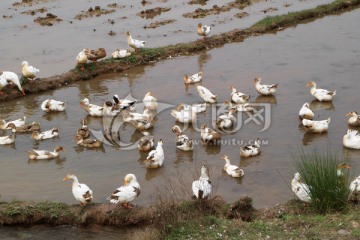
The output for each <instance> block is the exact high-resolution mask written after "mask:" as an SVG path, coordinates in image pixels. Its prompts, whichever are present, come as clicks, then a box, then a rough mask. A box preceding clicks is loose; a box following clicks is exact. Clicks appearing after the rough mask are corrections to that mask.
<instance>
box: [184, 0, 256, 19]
mask: <svg viewBox="0 0 360 240" xmlns="http://www.w3.org/2000/svg"><path fill="white" fill-rule="evenodd" d="M260 1H261V0H235V1H233V2H230V3H228V4H226V5H223V6H221V7H219V6H218V5H214V6H213V7H212V8H210V9H202V8H198V9H196V10H195V11H194V12H188V13H184V14H183V16H184V17H185V18H204V17H206V16H208V15H215V14H220V13H222V12H228V11H230V10H231V9H233V8H237V9H244V8H245V7H247V6H249V5H251V4H253V3H256V2H260Z"/></svg>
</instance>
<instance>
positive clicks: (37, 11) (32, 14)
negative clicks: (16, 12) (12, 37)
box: [21, 8, 47, 16]
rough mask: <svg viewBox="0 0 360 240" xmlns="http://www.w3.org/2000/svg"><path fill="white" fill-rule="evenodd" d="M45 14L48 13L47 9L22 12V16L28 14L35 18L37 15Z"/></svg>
mask: <svg viewBox="0 0 360 240" xmlns="http://www.w3.org/2000/svg"><path fill="white" fill-rule="evenodd" d="M44 12H47V9H46V8H39V9H35V10H28V11H25V12H21V14H26V15H31V16H34V15H36V14H37V13H44Z"/></svg>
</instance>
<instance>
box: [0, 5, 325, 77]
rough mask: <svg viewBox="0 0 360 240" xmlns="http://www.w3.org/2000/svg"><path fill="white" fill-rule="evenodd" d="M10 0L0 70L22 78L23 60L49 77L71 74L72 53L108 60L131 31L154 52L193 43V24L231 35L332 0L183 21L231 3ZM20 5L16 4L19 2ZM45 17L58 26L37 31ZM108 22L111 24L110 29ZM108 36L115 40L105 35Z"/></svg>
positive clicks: (4, 12) (2, 10)
mask: <svg viewBox="0 0 360 240" xmlns="http://www.w3.org/2000/svg"><path fill="white" fill-rule="evenodd" d="M14 2H16V1H15V0H2V1H1V3H0V16H6V17H11V18H2V20H1V23H0V33H1V34H0V41H1V53H2V56H3V57H2V58H1V59H0V70H1V71H4V70H7V71H13V72H16V73H19V74H20V73H21V62H22V61H23V60H28V61H29V62H30V64H32V65H34V66H35V67H38V68H39V69H40V70H41V74H39V77H49V76H53V75H55V74H60V73H64V72H66V71H68V70H69V69H72V68H73V67H74V64H75V57H76V56H77V54H78V53H79V52H80V51H81V50H82V49H84V48H85V47H88V48H90V49H97V48H99V47H104V48H105V49H106V50H107V52H108V54H109V56H110V54H111V52H113V51H114V50H115V49H117V48H127V42H126V38H125V35H124V34H125V32H126V31H128V30H130V31H131V32H132V34H133V37H136V38H139V39H142V40H146V41H147V46H149V47H158V46H166V45H169V44H175V43H179V42H189V41H194V40H196V39H198V35H197V34H196V25H197V23H198V22H203V23H206V24H208V25H210V24H211V25H213V26H214V27H213V30H212V34H219V33H222V32H226V31H230V30H232V29H234V28H246V27H248V26H251V25H252V24H253V23H255V22H256V21H258V20H260V19H262V18H263V17H264V16H267V15H276V14H284V13H287V12H289V11H296V10H300V9H305V8H312V7H314V6H316V5H318V4H323V3H327V2H331V0H316V1H315V0H306V1H298V0H289V1H286V3H287V4H289V5H290V6H288V7H285V6H284V3H285V2H283V1H260V2H259V3H256V4H253V5H251V6H250V7H247V8H245V9H243V10H239V9H232V10H230V11H228V12H223V13H221V14H218V15H210V16H207V17H205V18H202V19H191V18H184V17H183V14H184V13H187V12H193V11H195V10H196V9H197V8H199V7H201V8H203V9H210V8H212V6H213V5H218V6H224V5H227V4H228V3H229V2H232V1H231V0H227V1H226V0H222V1H217V0H210V1H208V2H207V5H206V6H200V5H189V4H188V2H189V1H188V0H182V1H156V0H149V1H148V2H150V3H151V4H147V5H145V6H142V5H141V3H140V2H141V1H132V2H131V4H129V1H124V0H121V1H113V0H103V1H87V0H78V1H74V2H72V3H71V4H68V1H61V0H51V1H47V0H44V1H43V0H41V1H36V0H34V1H33V2H34V4H32V5H31V6H29V5H26V4H23V5H20V6H12V4H13V3H14ZM18 2H21V0H18ZM114 2H116V3H117V4H118V6H123V8H115V10H116V11H115V12H114V13H110V14H106V15H101V16H99V17H91V18H83V19H82V20H77V19H75V16H76V15H77V14H80V13H82V11H86V10H88V9H89V8H90V7H92V8H94V7H95V6H100V7H101V8H104V9H111V8H109V7H107V5H108V4H111V3H114ZM156 7H167V8H171V10H170V11H168V12H164V13H162V14H161V15H158V16H156V17H154V18H153V19H146V18H141V17H140V16H137V14H138V13H140V12H141V11H143V10H147V9H151V8H156ZM39 8H46V10H47V12H45V13H36V15H34V16H32V15H26V14H21V13H22V12H25V11H28V10H36V9H39ZM268 8H276V9H278V10H277V11H274V12H267V13H266V14H264V12H261V11H262V10H265V9H268ZM242 11H245V12H247V13H248V14H249V15H248V16H247V17H245V18H242V19H240V18H237V17H234V15H235V14H237V13H239V12H242ZM46 13H52V14H55V15H56V16H58V17H59V18H60V19H62V20H63V21H61V22H59V23H55V24H54V25H53V26H51V27H49V26H45V27H43V26H40V25H38V24H36V23H34V22H33V21H34V19H35V18H37V17H44V16H46ZM169 19H174V20H176V21H175V22H173V23H172V24H169V25H165V26H160V27H158V28H155V29H150V28H147V29H144V28H143V27H144V26H145V25H147V24H150V23H152V22H155V21H163V20H169ZM109 20H113V24H111V23H110V22H112V21H109ZM110 31H113V32H115V33H116V35H115V36H109V35H108V33H109V32H110Z"/></svg>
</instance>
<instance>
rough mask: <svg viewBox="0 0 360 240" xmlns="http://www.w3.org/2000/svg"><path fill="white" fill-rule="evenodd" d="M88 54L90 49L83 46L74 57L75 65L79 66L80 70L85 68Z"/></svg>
mask: <svg viewBox="0 0 360 240" xmlns="http://www.w3.org/2000/svg"><path fill="white" fill-rule="evenodd" d="M89 54H90V49H88V48H84V49H83V50H82V51H81V52H79V54H78V55H77V57H76V65H77V66H81V67H80V70H84V69H85V64H86V62H87V61H88V57H87V56H88V55H89Z"/></svg>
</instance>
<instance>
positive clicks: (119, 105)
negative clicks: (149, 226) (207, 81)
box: [0, 23, 360, 208]
mask: <svg viewBox="0 0 360 240" xmlns="http://www.w3.org/2000/svg"><path fill="white" fill-rule="evenodd" d="M210 31H211V27H210V26H206V25H202V24H201V23H199V24H198V29H197V33H198V35H200V36H203V39H202V40H203V41H204V40H206V36H208V35H209V33H210ZM126 36H127V42H128V45H129V46H130V47H131V48H133V49H134V51H130V50H126V49H117V50H116V51H115V52H113V53H112V57H113V58H115V59H119V58H126V57H129V56H130V55H131V54H137V53H138V49H141V48H145V43H146V42H145V41H141V40H137V39H133V38H132V36H131V34H130V32H127V33H126ZM105 56H106V51H105V49H104V48H99V49H98V50H89V49H88V48H85V49H83V50H82V51H81V52H80V53H79V54H78V56H77V57H76V64H77V67H78V68H79V69H80V70H85V66H86V63H87V62H88V61H92V62H94V63H96V62H97V60H99V59H101V58H104V57H105ZM21 66H22V75H23V76H24V77H25V78H26V79H27V80H28V81H29V82H30V84H31V83H32V82H33V81H36V80H38V79H37V78H36V76H37V74H38V73H39V72H40V70H39V69H37V68H35V67H33V66H29V63H28V62H27V61H23V62H22V64H21ZM199 82H202V72H198V73H195V74H193V75H191V76H189V75H185V76H184V83H185V84H193V83H199ZM6 85H13V86H17V87H18V89H19V91H21V92H22V93H23V94H24V95H25V92H24V90H23V88H22V86H21V83H20V80H19V77H18V76H17V74H15V73H13V72H7V71H4V72H2V74H1V75H0V90H2V89H3V88H4V87H5V86H6ZM306 86H308V87H311V88H310V93H311V95H313V96H314V97H315V98H316V99H317V100H318V101H331V100H332V98H333V97H334V96H335V95H336V91H328V90H324V89H318V88H316V83H315V82H314V81H310V82H309V83H308V84H307V85H306ZM254 87H255V90H256V91H257V92H258V93H259V94H261V95H273V94H275V92H276V90H277V88H278V84H270V85H264V84H261V78H260V77H256V78H255V79H254ZM229 89H230V90H231V92H230V99H229V100H226V101H224V103H223V105H224V106H226V109H227V112H226V113H224V114H221V115H219V116H217V119H216V122H215V123H216V129H212V128H210V127H208V126H207V125H206V124H202V125H201V131H200V136H201V140H202V143H203V144H205V145H208V146H209V147H211V146H214V145H218V144H220V140H221V135H222V134H224V132H225V131H221V130H226V129H231V128H232V127H234V125H235V124H236V114H237V112H252V111H254V109H255V108H256V106H255V105H254V104H251V103H249V99H250V95H249V94H246V93H242V92H240V91H238V90H237V89H236V87H234V86H230V87H229ZM197 91H198V93H199V96H200V97H201V98H202V99H203V100H204V103H202V104H192V105H189V104H184V103H181V104H179V105H178V107H177V108H176V109H173V110H172V111H171V115H172V116H173V117H174V118H175V119H176V121H177V122H180V123H186V124H187V123H193V122H195V121H197V119H196V114H197V113H200V112H204V111H206V106H207V104H215V103H218V97H217V95H215V94H213V93H212V92H211V91H210V90H209V89H207V88H206V87H204V86H200V85H199V86H197ZM0 94H3V92H0ZM142 103H143V104H144V110H143V112H136V109H137V108H136V106H137V104H139V103H138V102H137V101H133V100H128V99H121V98H119V96H117V95H114V96H113V97H112V101H106V102H105V103H104V104H103V105H102V106H99V105H95V104H91V103H90V100H89V99H88V98H84V99H82V100H81V101H80V106H81V107H82V108H83V109H84V110H85V111H86V112H87V113H88V114H89V115H90V116H93V117H112V118H114V117H118V116H121V119H122V121H123V122H125V123H129V124H131V125H132V126H133V127H134V128H135V129H137V130H139V131H141V133H142V134H143V137H142V138H141V139H140V140H139V141H138V146H137V147H138V149H139V151H147V152H149V153H148V156H147V158H146V159H145V160H144V162H145V166H146V167H147V168H160V167H161V166H162V165H163V164H164V159H165V155H164V149H163V140H162V139H160V140H158V141H157V143H156V147H155V140H154V136H152V135H151V134H150V133H149V132H148V131H147V130H148V129H150V128H152V127H153V119H154V116H155V114H156V110H157V107H158V100H157V99H156V97H155V96H154V95H153V94H152V93H151V92H148V93H146V95H145V96H144V98H143V101H142ZM41 109H42V110H43V111H44V112H45V113H47V114H51V113H53V112H60V111H65V109H66V102H64V101H59V100H54V99H46V100H45V101H44V102H43V103H42V104H41ZM314 116H315V114H314V112H313V111H312V110H311V109H310V107H309V104H308V103H304V105H303V106H302V108H301V109H300V111H299V117H300V119H301V121H302V124H303V126H304V127H305V128H306V129H307V130H308V131H311V132H315V133H322V132H326V131H327V130H328V127H329V124H330V120H331V119H330V118H328V119H325V120H320V121H315V120H313V118H314ZM347 116H349V117H350V118H349V121H348V123H349V125H351V126H355V127H358V126H360V116H359V115H358V114H357V113H356V112H355V111H352V112H350V113H348V114H347ZM0 129H9V130H12V134H11V135H8V136H2V137H0V145H5V144H12V143H14V142H15V137H16V133H19V132H21V133H26V132H28V133H31V138H33V139H35V140H39V141H40V140H45V139H50V138H54V137H57V136H58V135H59V129H58V128H53V129H50V130H47V131H44V132H41V131H40V124H39V123H37V122H33V123H31V124H26V116H24V117H23V118H21V119H17V120H13V121H5V120H4V119H0ZM109 131H110V129H105V133H104V135H105V138H107V136H106V135H108V134H110V133H109ZM172 132H173V133H175V135H176V148H178V149H179V150H182V151H193V149H194V146H195V144H194V142H193V140H192V139H190V138H189V137H188V136H187V135H186V134H185V133H184V132H182V129H181V127H180V126H178V125H175V126H173V127H172ZM225 134H226V133H225ZM74 139H75V140H76V142H77V145H79V146H83V147H86V148H89V149H91V148H101V147H103V140H99V139H91V138H90V131H89V128H88V126H87V122H86V120H85V119H83V120H81V127H80V128H79V129H78V131H77V132H76V134H75V137H74ZM260 145H261V141H260V139H256V140H255V141H254V143H253V144H250V145H246V146H243V147H240V149H239V154H240V156H241V157H252V156H256V155H258V154H260V152H261V150H260V147H261V146H260ZM343 145H344V146H345V147H348V148H353V149H360V135H358V132H357V131H356V130H350V129H349V130H348V131H347V134H346V135H345V136H344V138H343ZM154 147H155V149H154ZM61 151H64V152H66V150H65V148H64V147H62V146H56V147H55V148H54V150H53V151H51V150H35V149H33V150H29V151H26V154H27V156H28V158H29V159H53V158H57V157H59V156H60V152H61ZM222 159H223V160H224V161H225V165H224V171H225V172H226V173H227V174H228V175H229V176H231V177H234V178H241V177H243V176H244V171H243V170H242V169H240V168H239V166H236V165H232V164H231V162H230V158H229V156H227V155H224V156H223V157H222ZM347 167H348V166H347V165H346V164H341V165H339V167H338V171H339V172H338V174H341V173H342V170H343V169H345V168H347ZM63 180H64V181H66V180H72V181H73V184H72V193H73V195H74V197H75V199H76V200H77V201H79V202H80V204H81V205H82V206H85V205H87V204H88V203H90V202H91V201H92V199H93V191H92V190H91V189H90V188H89V187H88V186H87V185H86V184H83V183H79V180H78V178H77V177H76V176H75V175H74V174H68V175H67V176H66V177H65V178H64V179H63ZM359 183H360V177H358V178H356V179H355V180H354V181H353V182H352V183H351V186H350V189H351V191H360V186H359ZM291 185H292V190H293V192H294V193H295V195H296V196H297V197H298V198H299V199H300V200H302V201H304V202H310V201H311V199H310V197H309V186H307V185H306V184H305V183H302V181H301V176H300V174H299V173H295V175H294V179H293V180H292V182H291ZM211 189H212V185H211V181H210V179H209V175H208V173H207V167H206V166H205V165H203V166H202V167H201V171H200V177H199V179H197V180H195V181H194V182H193V183H192V190H193V197H194V198H196V199H206V198H208V197H209V195H210V194H211ZM139 195H140V184H139V183H138V181H137V179H136V176H135V175H134V174H132V173H129V174H127V175H126V176H125V178H124V184H123V185H122V186H120V187H119V188H117V189H116V190H115V191H114V192H113V193H111V194H110V196H109V197H108V198H107V200H109V202H110V203H114V204H120V205H121V206H122V207H124V208H131V207H132V205H131V204H130V202H132V201H133V200H134V199H136V198H137V197H138V196H139Z"/></svg>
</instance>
